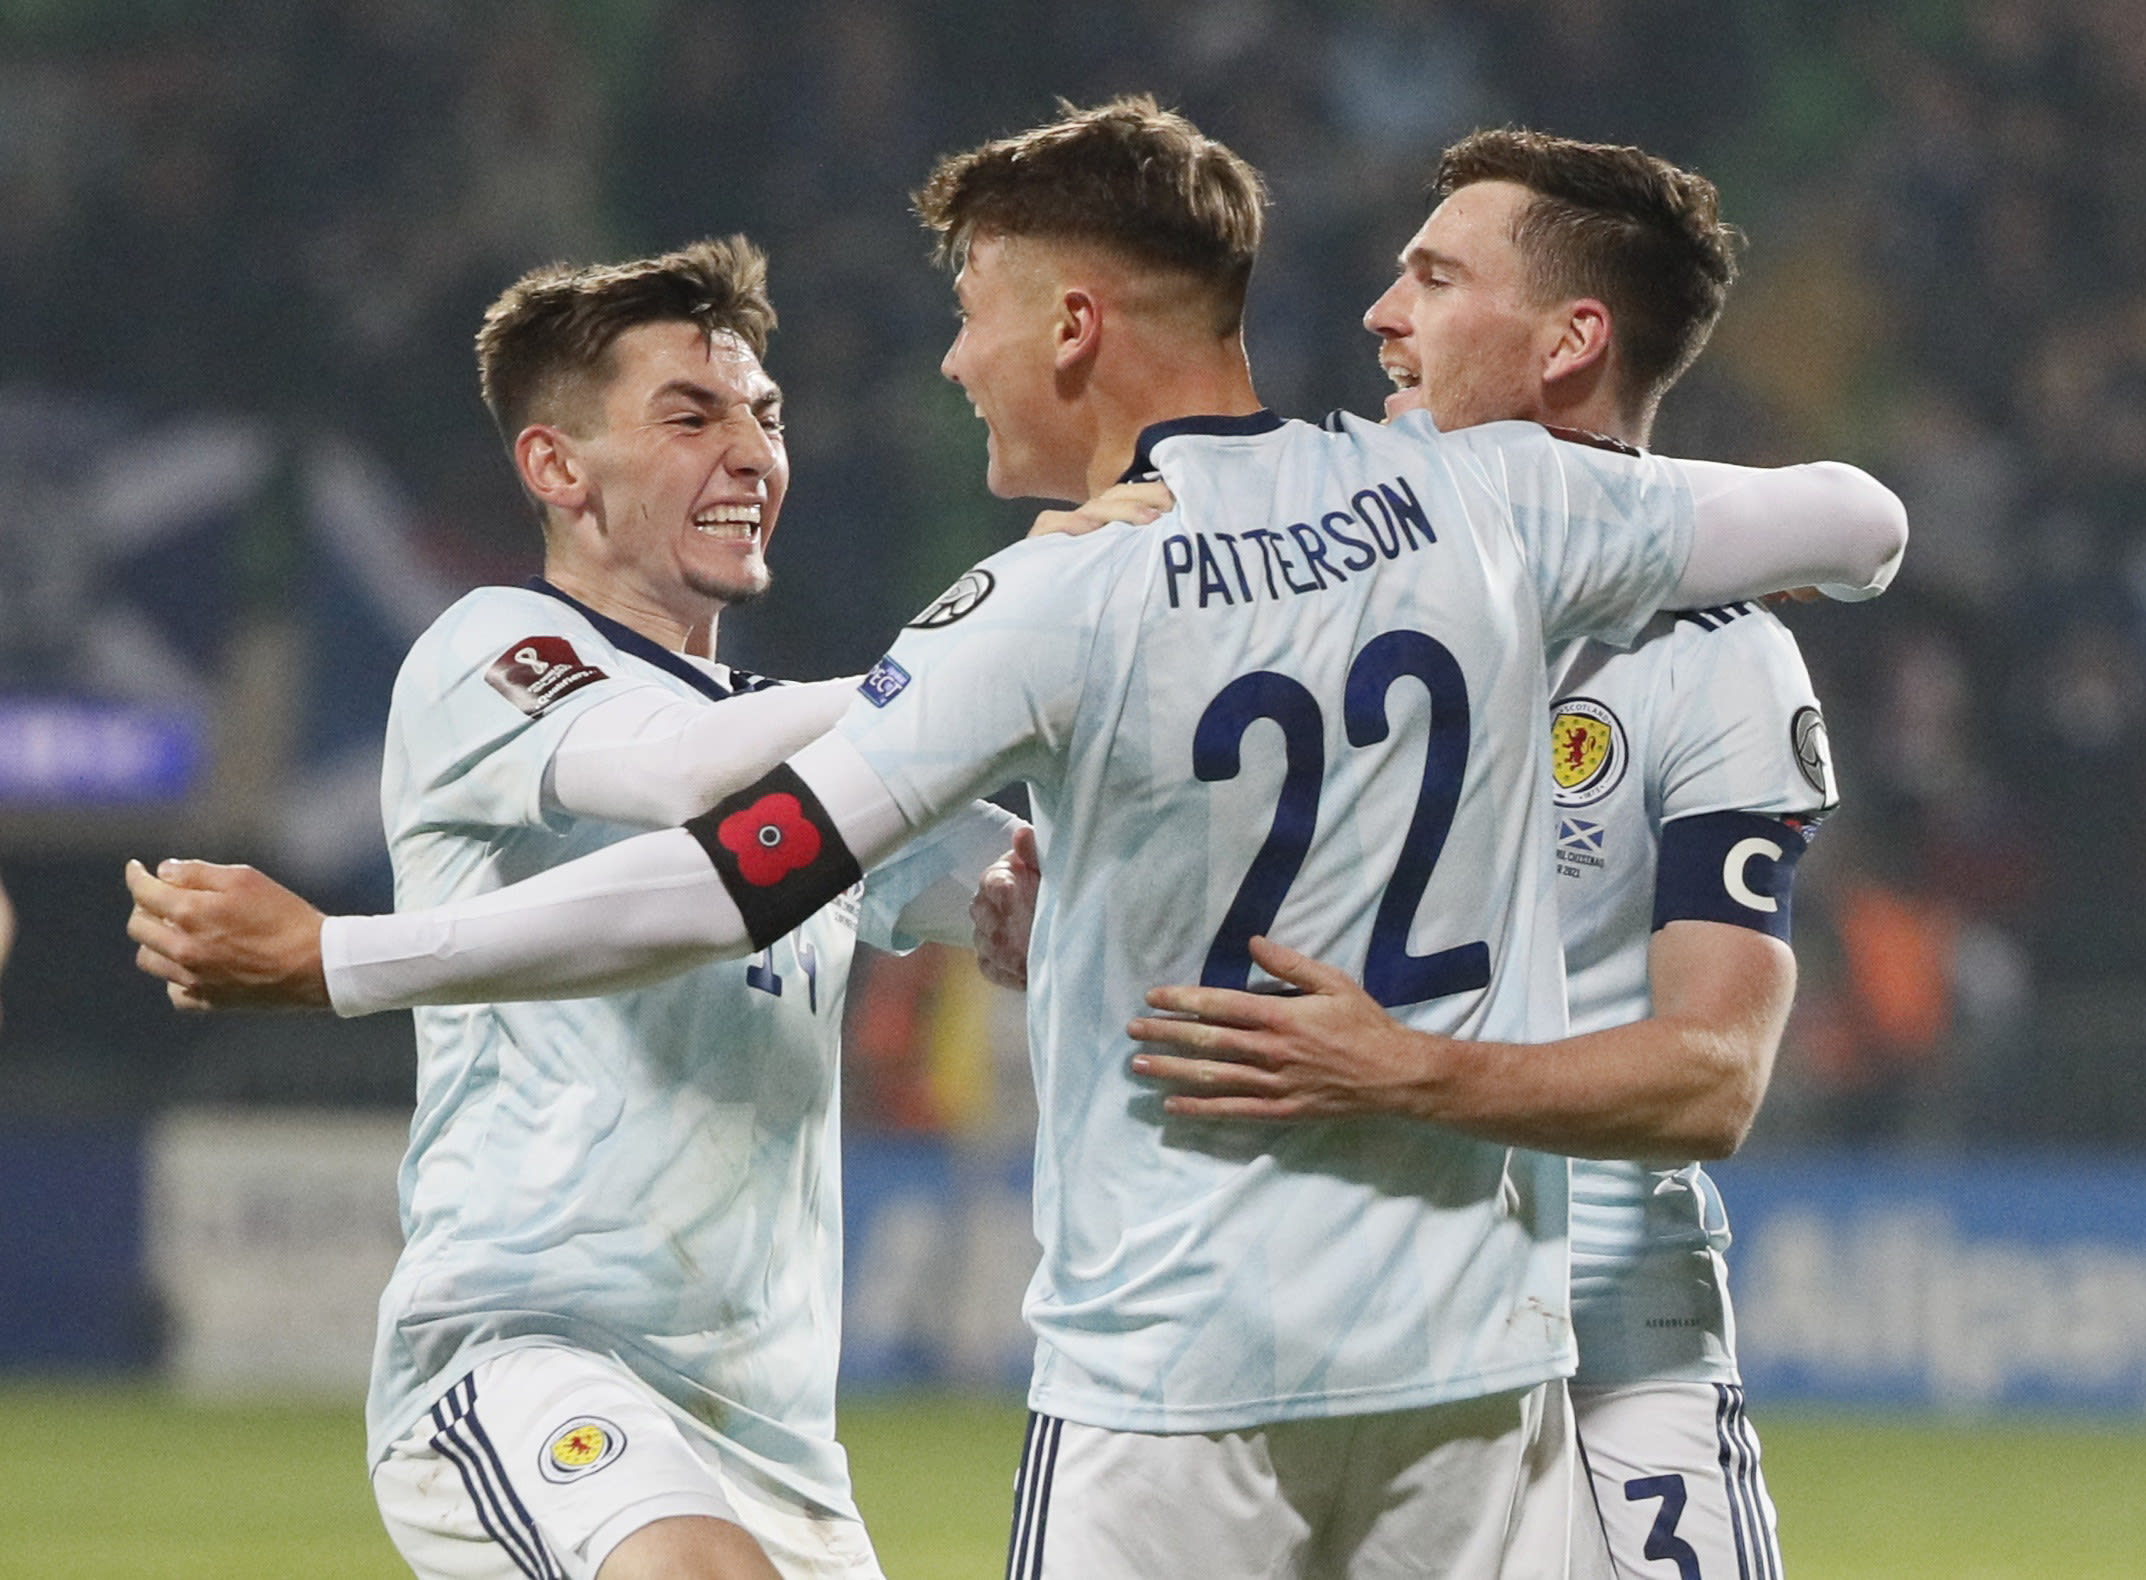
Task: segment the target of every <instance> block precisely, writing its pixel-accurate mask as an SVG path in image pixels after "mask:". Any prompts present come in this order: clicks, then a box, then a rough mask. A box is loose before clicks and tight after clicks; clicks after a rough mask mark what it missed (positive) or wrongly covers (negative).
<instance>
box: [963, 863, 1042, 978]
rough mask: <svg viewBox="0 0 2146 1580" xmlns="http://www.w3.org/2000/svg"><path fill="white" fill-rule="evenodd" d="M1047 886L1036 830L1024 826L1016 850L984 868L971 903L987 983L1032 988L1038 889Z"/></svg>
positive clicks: (980, 964) (978, 961)
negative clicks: (1030, 941) (1030, 953)
mask: <svg viewBox="0 0 2146 1580" xmlns="http://www.w3.org/2000/svg"><path fill="white" fill-rule="evenodd" d="M1042 882H1043V868H1042V864H1041V863H1040V862H1038V861H1037V859H1036V831H1035V830H1034V829H1032V828H1030V827H1029V826H1028V825H1027V824H1026V823H1023V824H1022V825H1021V826H1020V827H1019V828H1017V829H1015V830H1014V831H1013V849H1012V850H1010V851H1008V852H1007V853H1006V854H1005V855H1003V856H1001V857H999V859H998V860H996V861H994V862H993V863H991V865H990V866H988V867H986V868H985V869H984V875H983V879H982V881H980V882H979V883H978V884H977V885H976V898H975V899H973V900H971V901H970V902H969V920H970V921H972V922H974V923H975V924H976V965H977V969H978V970H980V971H982V972H983V974H984V980H985V981H987V982H996V983H997V984H998V985H999V986H1000V987H1009V988H1026V987H1027V986H1028V932H1029V929H1030V928H1031V927H1032V926H1034V925H1035V920H1036V888H1037V886H1038V885H1039V884H1041V883H1042Z"/></svg>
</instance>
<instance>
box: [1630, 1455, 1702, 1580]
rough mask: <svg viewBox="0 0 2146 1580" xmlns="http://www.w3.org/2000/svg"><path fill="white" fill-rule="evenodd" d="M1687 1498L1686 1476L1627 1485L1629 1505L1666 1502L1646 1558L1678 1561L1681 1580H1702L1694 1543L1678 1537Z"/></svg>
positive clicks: (1649, 1540)
mask: <svg viewBox="0 0 2146 1580" xmlns="http://www.w3.org/2000/svg"><path fill="white" fill-rule="evenodd" d="M1684 1497H1685V1494H1684V1478H1683V1477H1682V1476H1643V1477H1641V1478H1640V1479H1639V1480H1637V1481H1628V1482H1626V1483H1625V1484H1624V1501H1625V1502H1627V1503H1637V1502H1639V1501H1640V1499H1642V1498H1660V1499H1661V1500H1662V1507H1661V1512H1660V1513H1658V1514H1656V1515H1655V1516H1654V1529H1653V1530H1651V1531H1649V1532H1647V1545H1646V1547H1645V1548H1644V1549H1643V1550H1642V1556H1644V1557H1647V1558H1674V1559H1675V1560H1676V1561H1677V1580H1700V1574H1699V1555H1698V1554H1697V1553H1695V1552H1693V1551H1692V1547H1691V1543H1690V1542H1687V1541H1686V1540H1684V1538H1683V1537H1681V1536H1679V1535H1677V1521H1679V1520H1681V1519H1682V1518H1684Z"/></svg>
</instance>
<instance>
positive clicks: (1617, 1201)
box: [1550, 603, 1835, 1386]
mask: <svg viewBox="0 0 2146 1580" xmlns="http://www.w3.org/2000/svg"><path fill="white" fill-rule="evenodd" d="M1551 695H1552V696H1553V697H1554V698H1555V699H1556V700H1555V701H1554V702H1553V704H1552V706H1551V732H1550V733H1551V751H1552V754H1553V755H1552V758H1551V762H1552V768H1553V778H1554V780H1555V783H1556V787H1557V788H1556V800H1557V804H1558V806H1557V811H1558V832H1557V865H1558V872H1559V880H1558V897H1559V911H1560V915H1561V918H1562V930H1563V933H1564V940H1565V966H1566V972H1567V988H1568V992H1569V993H1570V996H1571V1007H1572V1029H1573V1031H1574V1032H1576V1033H1580V1032H1590V1031H1600V1030H1603V1029H1605V1028H1607V1027H1611V1026H1622V1025H1627V1024H1629V1023H1630V1022H1632V1021H1636V1020H1643V1019H1645V1018H1646V1017H1647V1016H1648V1015H1649V1014H1651V1013H1652V1012H1653V1001H1652V999H1651V998H1650V996H1649V994H1648V990H1647V951H1648V945H1649V941H1650V940H1651V938H1652V936H1653V927H1654V915H1655V877H1656V857H1657V855H1658V853H1659V851H1660V848H1661V838H1662V826H1663V825H1664V824H1665V823H1672V822H1675V821H1677V820H1678V819H1680V818H1692V817H1701V816H1704V815H1706V814H1709V813H1717V812H1757V813H1764V814H1783V815H1795V816H1810V815H1812V814H1815V813H1817V812H1820V811H1822V810H1824V809H1825V808H1827V807H1830V806H1831V805H1832V804H1833V802H1834V799H1835V795H1834V786H1833V781H1832V769H1831V763H1830V759H1829V758H1828V756H1827V754H1826V749H1825V728H1824V724H1823V722H1822V720H1821V718H1820V715H1819V711H1818V702H1817V699H1816V698H1815V697H1814V696H1813V695H1812V692H1811V680H1810V676H1809V674H1808V673H1807V672H1806V671H1805V669H1804V667H1803V657H1802V655H1801V654H1800V653H1798V652H1797V651H1796V643H1795V639H1794V638H1793V637H1791V636H1790V635H1789V634H1788V631H1787V629H1786V628H1785V627H1784V626H1783V625H1782V624H1781V622H1780V621H1778V620H1776V619H1775V618H1774V617H1773V616H1772V615H1771V614H1769V613H1767V612H1766V611H1765V610H1764V609H1761V608H1759V607H1758V606H1757V605H1755V604H1748V603H1745V604H1734V605H1731V606H1729V607H1728V608H1725V609H1709V610H1698V611H1691V612H1687V613H1683V614H1678V615H1674V616H1671V615H1663V616H1660V617H1659V618H1657V619H1656V620H1655V621H1654V622H1653V623H1652V624H1650V625H1649V626H1648V627H1647V630H1646V632H1645V634H1644V635H1643V636H1642V637H1641V639H1640V642H1639V644H1638V645H1637V646H1636V647H1634V648H1633V649H1632V650H1631V651H1630V652H1618V651H1615V650H1613V649H1611V648H1608V647H1605V646H1603V645H1601V644H1599V643H1594V642H1584V643H1578V644H1575V645H1574V646H1573V647H1572V648H1571V649H1569V650H1567V651H1565V652H1563V653H1560V654H1558V655H1557V656H1556V659H1555V661H1554V663H1553V665H1552V691H1551ZM1728 1244H1729V1224H1728V1218H1727V1215H1726V1214H1725V1213H1724V1212H1723V1210H1722V1205H1721V1196H1720V1193H1719V1192H1718V1191H1716V1189H1715V1188H1714V1182H1713V1181H1712V1180H1711V1179H1709V1178H1708V1177H1707V1175H1706V1171H1705V1170H1704V1169H1702V1168H1701V1167H1700V1166H1699V1165H1698V1164H1696V1163H1692V1164H1688V1165H1686V1166H1685V1167H1683V1168H1677V1169H1661V1168H1648V1167H1645V1166H1643V1165H1641V1164H1638V1163H1620V1162H1595V1161H1589V1160H1585V1159H1581V1160H1578V1161H1575V1162H1574V1164H1573V1166H1572V1299H1573V1319H1574V1321H1575V1323H1576V1324H1577V1326H1578V1330H1579V1340H1580V1370H1579V1374H1578V1377H1577V1378H1576V1379H1575V1380H1576V1381H1578V1382H1581V1383H1585V1384H1590V1385H1600V1386H1609V1385H1616V1384H1624V1383H1635V1382H1643V1381H1650V1380H1670V1381H1686V1382H1722V1383H1733V1382H1735V1381H1737V1371H1736V1327H1735V1318H1734V1315H1733V1313H1732V1311H1731V1308H1730V1305H1729V1292H1728V1275H1727V1267H1726V1264H1725V1263H1724V1262H1723V1259H1722V1253H1723V1252H1724V1251H1726V1250H1727V1248H1728Z"/></svg>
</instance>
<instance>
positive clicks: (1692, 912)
mask: <svg viewBox="0 0 2146 1580" xmlns="http://www.w3.org/2000/svg"><path fill="white" fill-rule="evenodd" d="M1815 827H1816V825H1815V824H1814V823H1813V822H1812V821H1811V820H1809V819H1807V818H1795V817H1768V816H1765V815H1764V814H1762V813H1758V812H1708V813H1706V814H1704V815H1703V816H1700V817H1680V818H1678V819H1677V820H1676V821H1675V822H1673V823H1665V824H1663V825H1662V851H1661V857H1660V860H1659V861H1658V862H1657V864H1656V866H1655V872H1654V926H1655V929H1656V931H1659V930H1660V929H1662V928H1663V927H1666V926H1668V924H1669V923H1671V922H1726V923H1728V924H1729V925H1730V926H1732V927H1748V928H1750V929H1751V930H1752V931H1754V932H1760V933H1770V934H1772V935H1773V936H1774V937H1775V938H1778V939H1780V940H1781V941H1782V942H1783V943H1787V942H1788V935H1789V899H1790V894H1791V890H1792V888H1793V886H1794V882H1795V877H1796V863H1797V862H1798V861H1799V860H1801V859H1802V857H1803V852H1804V849H1805V848H1806V847H1807V846H1808V845H1809V844H1810V840H1811V834H1812V832H1813V830H1814V829H1815Z"/></svg>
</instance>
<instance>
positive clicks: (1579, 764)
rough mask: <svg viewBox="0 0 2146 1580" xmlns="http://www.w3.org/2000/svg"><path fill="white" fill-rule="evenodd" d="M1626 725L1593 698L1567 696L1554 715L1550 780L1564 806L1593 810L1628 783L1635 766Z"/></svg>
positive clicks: (1558, 703) (1560, 700)
mask: <svg viewBox="0 0 2146 1580" xmlns="http://www.w3.org/2000/svg"><path fill="white" fill-rule="evenodd" d="M1631 756H1632V752H1631V747H1630V746H1629V745H1628V744H1627V743H1626V741H1625V735H1624V725H1623V724H1622V723H1620V722H1619V721H1618V718H1617V715H1616V714H1614V713H1612V712H1611V711H1610V710H1609V709H1608V708H1607V707H1605V706H1604V705H1603V704H1601V703H1599V702H1597V701H1595V700H1594V699H1593V698H1592V697H1563V698H1560V699H1559V700H1558V702H1557V703H1556V704H1555V705H1554V706H1553V707H1552V708H1551V710H1550V777H1551V779H1552V780H1553V781H1554V782H1555V784H1556V787H1557V789H1556V800H1557V804H1558V805H1559V806H1561V807H1581V806H1593V805H1594V804H1595V803H1596V802H1597V801H1600V800H1602V799H1603V798H1604V797H1605V796H1607V795H1608V794H1609V793H1610V792H1611V791H1612V790H1615V789H1616V788H1617V786H1618V785H1619V784H1620V783H1621V782H1622V781H1623V779H1624V771H1625V768H1626V767H1627V765H1628V764H1629V763H1630V761H1631Z"/></svg>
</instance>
